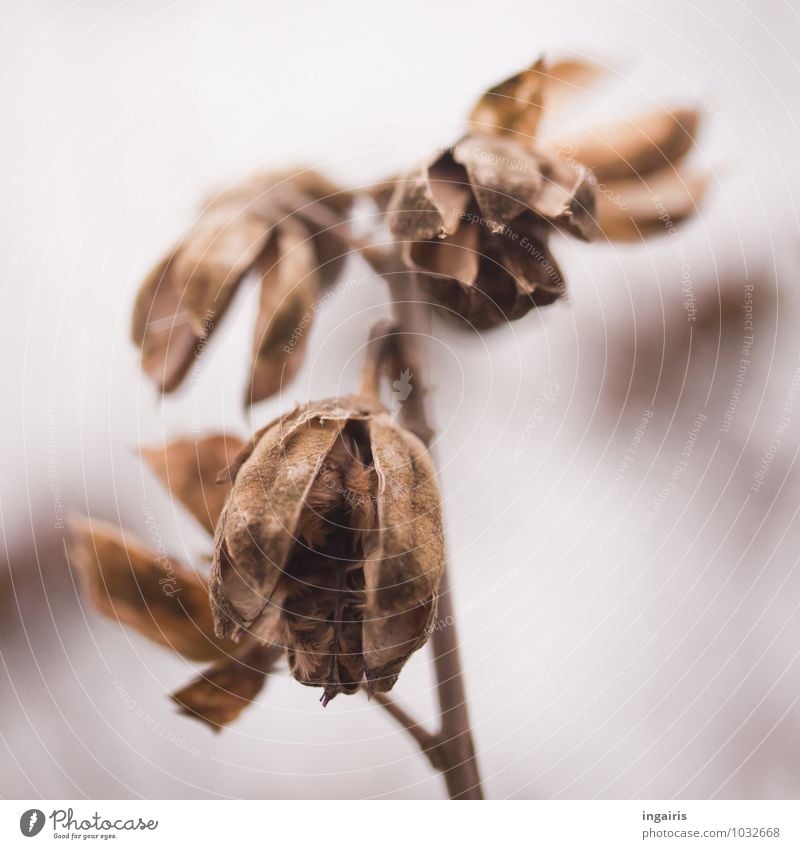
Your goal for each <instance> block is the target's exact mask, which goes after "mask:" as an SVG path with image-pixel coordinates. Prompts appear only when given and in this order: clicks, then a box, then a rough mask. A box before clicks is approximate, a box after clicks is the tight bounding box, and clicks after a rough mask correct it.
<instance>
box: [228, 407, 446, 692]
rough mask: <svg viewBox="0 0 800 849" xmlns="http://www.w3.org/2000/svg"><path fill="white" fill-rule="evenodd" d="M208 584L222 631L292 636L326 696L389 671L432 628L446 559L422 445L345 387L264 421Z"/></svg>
mask: <svg viewBox="0 0 800 849" xmlns="http://www.w3.org/2000/svg"><path fill="white" fill-rule="evenodd" d="M228 474H229V475H230V477H232V478H233V487H232V490H231V494H230V497H229V499H228V502H227V504H226V507H225V509H224V511H223V515H222V517H221V520H220V523H219V526H218V529H217V537H216V543H215V558H214V564H213V568H212V577H211V594H212V599H213V602H214V605H215V615H216V624H217V632H218V633H219V634H221V635H225V636H232V637H234V638H238V637H240V636H241V635H242V634H247V635H255V636H257V637H258V638H260V639H263V640H266V641H268V642H270V643H273V644H281V645H284V646H285V647H286V652H287V656H288V660H289V667H290V669H291V671H292V674H293V675H294V676H295V678H297V680H298V681H301V682H302V683H304V684H309V685H312V686H319V687H323V688H324V692H323V698H322V700H323V703H327V702H328V701H330V699H332V698H333V697H334V696H336V695H337V694H338V693H352V692H354V691H355V690H356V689H357V688H358V687H359V686H360V684H361V682H362V681H364V679H366V683H367V686H368V688H369V689H370V690H371V691H373V692H384V691H386V690H389V689H390V688H391V687H392V686H393V685H394V682H395V680H396V679H397V676H398V674H399V672H400V669H401V668H402V666H403V665H404V663H405V662H406V660H407V659H408V657H409V656H410V655H411V654H412V653H413V652H414V651H415V650H416V649H417V648H419V647H420V646H421V645H422V644H423V643H424V642H425V640H426V639H427V635H428V628H429V625H430V622H431V621H432V618H433V616H434V615H435V609H436V598H437V591H438V586H439V581H440V579H441V575H442V570H443V568H444V543H443V532H442V518H441V505H440V498H439V492H438V488H437V485H436V480H435V475H434V471H433V466H432V463H431V461H430V458H429V456H428V454H427V451H426V449H425V447H424V445H423V444H422V443H421V442H420V441H419V440H418V439H417V438H416V437H415V436H413V435H412V434H411V433H409V432H408V431H406V430H405V429H404V428H402V427H400V426H399V425H398V424H397V423H396V422H395V421H394V420H393V419H392V417H391V416H390V415H389V413H388V412H387V411H386V410H385V409H384V408H383V407H382V406H381V405H380V404H378V403H376V402H374V401H372V400H368V399H365V398H360V397H355V396H348V397H345V398H342V399H335V400H329V401H322V402H319V403H315V404H310V405H307V406H305V407H301V408H298V409H297V410H295V411H293V412H292V413H290V414H288V415H286V416H283V417H281V418H280V419H278V420H277V421H275V422H273V423H272V424H271V425H269V426H267V427H266V428H265V429H264V430H262V431H261V432H260V433H259V434H257V435H256V437H254V439H253V440H252V441H251V442H250V443H249V444H248V445H247V446H246V447H245V448H244V449H243V451H242V452H241V454H240V456H239V458H238V459H237V461H235V462H234V464H233V465H232V466H231V468H230V469H229V471H228Z"/></svg>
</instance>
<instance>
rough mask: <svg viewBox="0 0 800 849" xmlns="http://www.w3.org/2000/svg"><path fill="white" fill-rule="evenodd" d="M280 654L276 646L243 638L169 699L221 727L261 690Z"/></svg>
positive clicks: (206, 721) (202, 719)
mask: <svg viewBox="0 0 800 849" xmlns="http://www.w3.org/2000/svg"><path fill="white" fill-rule="evenodd" d="M282 654H283V649H281V648H280V647H279V646H272V645H268V644H266V643H260V642H258V641H256V640H250V641H247V642H243V643H242V644H241V645H240V646H237V647H236V649H235V650H234V651H233V652H232V653H231V654H230V655H229V656H228V657H223V658H221V659H220V660H218V661H217V662H216V663H215V664H213V665H212V666H210V667H209V668H208V669H205V670H204V671H203V672H202V673H200V675H198V676H197V677H196V678H195V679H194V680H193V681H190V682H189V683H188V684H187V685H186V686H185V687H182V688H181V689H180V690H178V691H177V692H175V693H173V694H172V700H173V701H174V702H176V703H177V704H178V705H179V707H180V712H181V713H182V714H185V715H186V716H191V717H194V718H195V719H199V720H200V721H201V722H204V723H205V724H206V725H208V726H210V727H211V728H212V730H214V731H221V730H222V728H223V727H225V726H226V725H228V724H230V723H231V722H233V720H234V719H236V718H237V717H238V716H239V714H240V713H241V712H242V711H243V710H244V709H245V708H246V707H248V706H249V705H250V704H251V703H252V701H253V699H255V697H256V696H257V695H258V694H259V693H260V692H261V690H262V688H263V687H264V683H265V681H266V678H267V675H269V674H270V673H271V672H273V671H274V669H275V666H276V664H277V662H278V660H279V659H280V657H281V655H282Z"/></svg>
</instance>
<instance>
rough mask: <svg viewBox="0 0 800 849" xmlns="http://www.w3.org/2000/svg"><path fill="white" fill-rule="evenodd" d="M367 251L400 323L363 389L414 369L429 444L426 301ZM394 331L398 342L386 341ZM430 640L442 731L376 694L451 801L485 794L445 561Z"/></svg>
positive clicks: (408, 412) (385, 329) (414, 405)
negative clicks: (437, 773) (383, 377)
mask: <svg viewBox="0 0 800 849" xmlns="http://www.w3.org/2000/svg"><path fill="white" fill-rule="evenodd" d="M364 254H365V257H366V258H367V259H368V261H369V262H370V263H371V264H372V266H373V267H374V268H375V269H376V271H378V272H379V273H380V274H381V275H382V276H383V277H384V278H385V279H386V281H387V283H388V286H389V291H390V293H391V297H392V308H393V312H394V322H393V324H392V323H381V325H378V326H376V329H375V330H374V331H373V334H372V336H371V340H370V341H371V344H372V345H373V348H372V353H373V356H372V357H370V356H369V353H368V357H367V360H368V362H367V365H366V366H365V371H364V381H363V385H362V390H374V391H373V392H372V394H373V397H377V394H378V388H379V383H380V375H381V372H383V373H384V374H386V373H387V372H388V373H389V374H391V373H392V372H394V373H395V374H399V372H400V371H403V370H405V369H408V371H409V372H410V374H411V377H412V380H413V390H412V392H411V394H410V396H409V397H408V399H407V400H406V401H404V403H403V407H402V410H401V413H400V417H401V419H402V421H403V424H404V425H405V426H406V427H408V428H409V430H411V431H413V432H414V433H416V435H417V436H418V437H419V438H420V439H421V440H422V441H423V442H424V443H425V444H426V445H428V446H430V443H431V440H432V438H433V433H434V432H433V429H432V428H431V426H430V423H429V420H428V415H427V410H426V405H425V396H426V391H425V384H424V380H423V375H424V369H423V345H422V340H423V338H424V337H425V335H426V319H427V315H428V313H427V310H426V304H425V303H424V302H423V301H422V299H421V298H420V296H419V292H418V285H417V281H416V278H415V275H414V274H413V273H411V272H409V271H408V270H407V269H406V267H405V266H404V265H403V263H402V261H401V260H400V257H399V256H398V255H397V253H396V252H391V253H390V252H382V251H380V250H378V249H366V250H365V251H364ZM391 336H393V337H394V344H389V343H388V341H386V340H387V339H389V338H390V337H391ZM370 360H371V361H370ZM431 645H432V648H433V656H434V667H435V670H436V691H437V696H438V700H439V713H440V728H439V731H438V732H436V733H432V732H430V731H428V730H427V729H425V728H424V727H423V726H421V725H420V723H419V722H417V720H416V719H414V718H413V717H412V716H411V715H410V714H408V713H407V712H406V711H405V710H404V709H403V708H401V707H399V706H398V705H397V704H396V703H395V702H393V701H392V700H391V699H390V698H389V697H388V696H385V695H379V696H376V697H375V699H376V701H377V702H378V703H379V704H380V705H381V706H382V707H383V708H384V709H385V710H386V711H387V712H388V713H389V715H390V716H392V717H393V718H394V719H395V720H396V721H397V722H398V723H399V724H400V725H401V726H402V727H403V728H404V729H405V730H406V731H407V732H408V733H409V734H410V735H411V737H412V738H413V739H414V740H415V742H416V743H417V744H418V745H419V747H420V749H421V751H422V752H423V753H424V754H425V756H426V757H427V758H428V760H429V761H430V763H431V765H432V766H433V767H434V768H436V769H438V770H439V771H440V772H442V774H443V776H444V779H445V783H446V784H447V791H448V795H449V796H450V798H451V799H482V798H483V791H482V789H481V782H480V775H479V773H478V764H477V760H476V758H475V745H474V743H473V740H472V729H471V726H470V721H469V712H468V709H467V700H466V694H465V690H464V677H463V673H462V671H461V659H460V657H459V649H458V635H457V632H456V625H455V615H454V607H453V599H452V593H451V590H450V583H449V579H448V576H447V568H446V567H445V572H444V575H443V576H442V582H441V585H440V589H439V616H438V621H437V622H436V623H435V626H434V630H433V635H432V638H431Z"/></svg>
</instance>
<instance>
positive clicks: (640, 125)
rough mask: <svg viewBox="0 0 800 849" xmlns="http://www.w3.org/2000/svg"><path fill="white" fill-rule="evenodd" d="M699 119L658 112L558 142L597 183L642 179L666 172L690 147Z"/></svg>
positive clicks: (690, 113) (685, 111)
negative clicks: (587, 168)
mask: <svg viewBox="0 0 800 849" xmlns="http://www.w3.org/2000/svg"><path fill="white" fill-rule="evenodd" d="M698 123H699V115H698V113H697V112H696V111H695V110H692V109H676V110H674V111H668V110H659V111H657V112H652V113H650V114H648V115H642V116H640V117H638V118H636V119H634V120H630V121H622V122H619V123H614V124H609V125H607V126H604V127H600V128H598V129H596V130H593V131H591V133H590V132H584V133H583V134H581V135H580V136H574V137H572V138H566V139H564V140H563V141H562V144H563V145H564V147H565V148H568V149H569V150H570V151H571V153H572V155H574V156H575V158H576V159H578V160H580V162H582V163H583V164H584V165H586V166H588V167H589V168H591V169H592V171H593V172H594V174H595V176H596V177H597V179H598V180H601V181H607V180H619V179H625V178H626V177H642V176H646V175H648V174H652V173H653V172H655V171H659V170H661V169H663V168H670V167H672V166H673V165H674V164H675V163H676V162H678V161H679V160H680V159H681V158H683V157H684V156H685V155H686V154H687V153H688V152H689V151H690V150H691V149H692V147H693V146H694V140H695V136H696V135H697V128H698Z"/></svg>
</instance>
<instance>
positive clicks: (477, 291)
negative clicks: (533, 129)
mask: <svg viewBox="0 0 800 849" xmlns="http://www.w3.org/2000/svg"><path fill="white" fill-rule="evenodd" d="M594 211H595V193H594V189H593V186H592V183H591V180H590V174H589V172H588V171H587V169H586V168H584V167H583V166H582V165H574V164H570V163H569V162H567V161H566V160H563V159H560V158H559V157H557V156H553V155H552V154H550V153H547V152H546V151H536V150H533V149H530V148H526V147H523V146H522V145H520V144H518V143H517V142H515V141H513V140H511V139H510V138H500V137H494V136H467V137H466V138H464V139H462V140H461V141H460V142H458V144H456V145H454V146H453V147H452V148H451V149H450V150H448V151H446V152H445V153H443V154H440V155H437V156H436V157H435V158H434V159H433V160H431V161H429V162H427V163H424V164H423V165H422V166H420V167H419V168H417V169H416V170H415V171H414V172H413V173H412V174H411V175H410V176H409V177H408V179H407V180H404V181H400V182H398V185H397V188H396V190H395V193H394V196H393V198H392V200H391V202H390V205H389V226H390V228H391V231H392V234H393V236H394V237H395V239H397V240H398V241H400V242H402V243H403V252H404V258H405V260H406V263H407V264H408V265H409V266H410V267H411V268H413V269H415V270H417V271H419V272H421V280H422V283H423V285H424V288H425V291H426V292H427V294H429V295H430V296H431V298H432V299H433V300H434V301H436V302H437V303H439V304H441V305H442V306H444V307H445V308H446V309H448V310H450V311H452V312H453V313H455V314H457V315H459V316H461V317H462V318H464V319H466V320H467V321H468V322H469V323H470V324H472V325H473V326H475V327H477V328H478V329H485V328H489V327H493V326H495V325H498V324H502V323H504V322H507V321H510V320H513V319H516V318H519V317H521V316H523V315H524V314H525V313H527V312H528V311H529V310H530V309H532V308H533V307H535V306H541V305H544V304H548V303H552V302H553V301H554V300H556V299H557V298H558V297H560V296H561V295H562V294H563V293H564V281H563V278H562V275H561V271H560V270H559V268H558V265H557V263H556V262H555V260H554V258H553V256H552V254H551V253H550V250H549V247H548V239H549V235H550V232H551V231H553V230H555V229H559V230H562V231H563V232H566V233H568V234H570V235H574V236H578V237H579V238H581V239H584V240H587V241H588V240H590V239H591V238H592V236H593V235H594V232H595V222H594Z"/></svg>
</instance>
